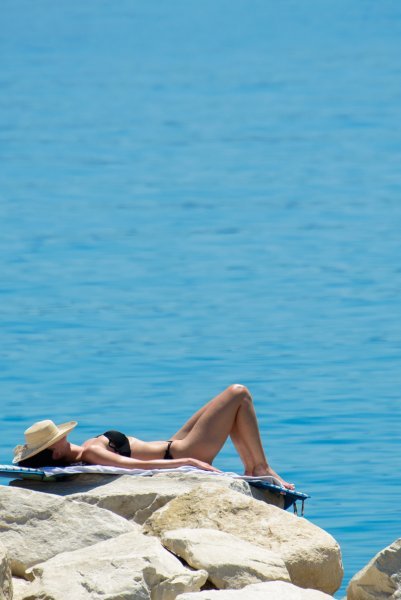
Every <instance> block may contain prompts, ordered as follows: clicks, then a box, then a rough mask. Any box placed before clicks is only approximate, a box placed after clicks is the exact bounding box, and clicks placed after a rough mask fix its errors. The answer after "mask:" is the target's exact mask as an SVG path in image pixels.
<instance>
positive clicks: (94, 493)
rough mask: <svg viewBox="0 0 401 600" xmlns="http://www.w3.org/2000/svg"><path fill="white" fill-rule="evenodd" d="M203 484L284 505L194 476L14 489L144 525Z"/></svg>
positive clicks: (91, 479)
mask: <svg viewBox="0 0 401 600" xmlns="http://www.w3.org/2000/svg"><path fill="white" fill-rule="evenodd" d="M201 483H204V484H205V485H207V486H209V487H211V488H212V487H214V486H221V487H224V488H228V489H232V490H235V491H237V492H240V493H242V494H245V495H246V496H254V497H256V498H258V499H261V500H263V501H265V502H268V503H269V504H274V505H275V506H280V507H282V506H283V504H284V500H283V496H281V495H280V494H276V493H271V492H269V491H267V490H260V489H257V488H255V487H252V486H250V485H249V484H248V483H247V482H246V481H243V480H241V479H235V478H233V477H228V476H227V477H222V476H213V475H210V474H206V473H205V474H203V473H191V472H176V473H158V474H156V475H153V476H151V477H144V476H131V475H121V476H117V477H116V476H109V475H87V474H82V475H78V476H76V477H75V478H74V479H71V480H67V481H49V482H46V481H30V480H22V481H14V482H12V487H18V488H23V489H30V490H34V491H40V492H46V493H51V494H57V495H61V496H64V497H66V496H68V497H69V498H70V499H73V500H79V501H80V502H87V503H88V504H93V505H96V506H99V507H100V508H106V509H107V510H110V511H112V512H114V513H116V514H118V515H120V516H122V517H124V518H125V519H128V520H133V521H136V522H137V523H139V524H142V523H144V522H145V521H146V519H148V518H149V517H150V515H151V514H152V513H153V512H155V511H156V510H158V509H159V508H161V507H162V506H164V505H165V504H167V503H168V502H170V500H173V498H176V497H178V496H182V495H183V494H186V493H187V492H189V491H191V490H192V489H193V488H195V487H197V486H198V485H200V484H201Z"/></svg>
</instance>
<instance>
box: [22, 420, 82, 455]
mask: <svg viewBox="0 0 401 600" xmlns="http://www.w3.org/2000/svg"><path fill="white" fill-rule="evenodd" d="M77 425H78V422H77V421H68V422H67V423H62V424H61V425H56V427H57V429H58V430H59V431H58V433H57V434H56V435H54V436H52V437H51V438H49V439H48V440H47V441H46V442H45V443H43V444H42V445H41V446H37V447H36V448H28V447H27V446H16V447H15V448H14V458H13V464H16V463H19V462H21V461H22V460H26V459H27V458H31V457H32V456H35V454H39V452H42V450H46V448H48V447H49V446H52V445H53V444H55V443H56V442H58V441H59V440H61V438H63V437H65V436H66V435H68V434H69V432H70V431H72V430H73V429H74V428H75V427H76V426H77Z"/></svg>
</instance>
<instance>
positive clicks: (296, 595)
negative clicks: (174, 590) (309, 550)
mask: <svg viewBox="0 0 401 600" xmlns="http://www.w3.org/2000/svg"><path fill="white" fill-rule="evenodd" d="M176 600H333V596H329V595H328V594H325V593H323V592H319V591H318V590H312V589H304V588H299V587H297V586H295V585H293V584H292V583H286V582H284V581H270V582H267V583H257V584H254V585H248V586H246V587H244V588H242V590H217V591H216V590H210V591H204V592H200V593H198V594H192V593H189V594H180V595H179V596H177V598H176Z"/></svg>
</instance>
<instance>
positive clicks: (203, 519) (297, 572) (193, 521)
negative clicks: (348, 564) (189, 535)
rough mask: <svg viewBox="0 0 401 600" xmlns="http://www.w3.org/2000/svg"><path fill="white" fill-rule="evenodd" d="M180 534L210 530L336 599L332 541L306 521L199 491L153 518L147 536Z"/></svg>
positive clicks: (232, 495)
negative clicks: (269, 555)
mask: <svg viewBox="0 0 401 600" xmlns="http://www.w3.org/2000/svg"><path fill="white" fill-rule="evenodd" d="M180 528H190V529H193V528H195V529H196V528H211V529H218V530H220V531H225V532H227V533H232V534H233V535H235V536H237V537H239V538H241V539H243V540H246V541H248V542H251V543H254V544H257V545H259V546H262V547H263V548H266V549H267V550H271V551H273V552H275V553H276V554H278V555H279V556H281V558H282V559H283V560H284V562H285V565H286V567H287V569H288V572H289V574H290V577H291V581H292V582H293V583H294V584H295V585H298V586H300V587H304V588H314V589H319V590H321V591H324V592H326V593H329V594H332V593H334V592H335V591H336V590H337V589H338V588H339V586H340V584H341V580H342V576H343V568H342V562H341V553H340V547H339V545H338V544H337V542H336V541H335V540H334V538H333V537H332V536H331V535H329V534H328V533H327V532H325V531H324V530H322V529H320V528H319V527H317V526H316V525H313V524H312V523H310V522H309V521H307V520H306V519H303V518H300V517H296V516H294V515H292V514H290V513H288V512H286V511H283V510H281V509H279V508H276V507H275V506H270V505H268V504H265V503H264V502H260V501H258V500H254V499H253V498H249V497H247V496H245V495H243V494H239V493H237V492H234V491H232V490H228V489H219V490H211V489H210V488H208V487H207V486H205V485H200V486H199V487H198V488H195V489H193V490H192V491H191V492H188V493H187V494H184V495H183V496H180V497H179V498H175V499H174V500H172V501H171V502H169V504H167V505H166V506H164V507H163V508H161V509H160V510H158V511H157V512H155V513H154V514H153V515H152V516H151V517H150V518H149V519H148V520H147V521H146V523H145V525H144V530H145V531H149V532H151V533H153V534H155V535H157V536H158V537H161V535H162V534H163V533H165V532H167V531H171V530H173V529H180Z"/></svg>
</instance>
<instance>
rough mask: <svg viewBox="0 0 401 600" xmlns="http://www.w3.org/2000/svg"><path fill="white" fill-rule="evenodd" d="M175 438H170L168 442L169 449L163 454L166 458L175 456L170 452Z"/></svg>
mask: <svg viewBox="0 0 401 600" xmlns="http://www.w3.org/2000/svg"><path fill="white" fill-rule="evenodd" d="M173 441H174V440H169V441H168V442H167V450H166V452H165V454H164V456H163V458H164V460H174V456H171V453H170V448H171V444H172V443H173Z"/></svg>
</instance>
